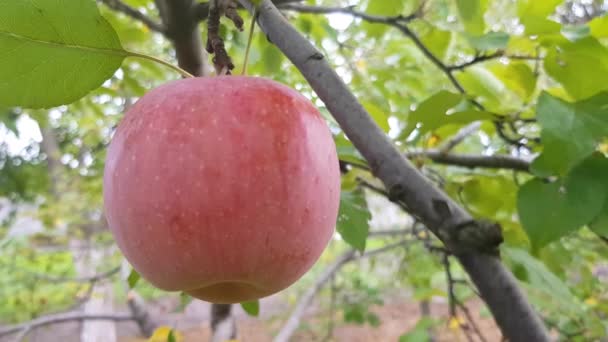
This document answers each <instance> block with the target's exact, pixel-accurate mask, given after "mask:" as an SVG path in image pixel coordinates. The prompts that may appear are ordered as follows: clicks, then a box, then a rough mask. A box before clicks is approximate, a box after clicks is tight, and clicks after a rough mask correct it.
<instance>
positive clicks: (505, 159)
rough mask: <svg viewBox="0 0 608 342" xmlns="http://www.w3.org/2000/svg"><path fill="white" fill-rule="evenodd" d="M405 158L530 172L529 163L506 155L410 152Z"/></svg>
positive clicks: (435, 151)
mask: <svg viewBox="0 0 608 342" xmlns="http://www.w3.org/2000/svg"><path fill="white" fill-rule="evenodd" d="M405 156H406V157H407V158H418V157H423V158H428V159H430V160H432V161H434V162H436V163H440V164H447V165H454V166H462V167H467V168H488V169H506V170H516V171H525V172H529V171H530V161H528V160H525V159H521V158H517V157H511V156H507V155H493V156H484V155H477V154H461V153H459V154H457V153H442V151H440V150H420V149H418V150H411V151H409V152H407V153H406V154H405Z"/></svg>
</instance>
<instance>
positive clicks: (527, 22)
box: [518, 0, 563, 36]
mask: <svg viewBox="0 0 608 342" xmlns="http://www.w3.org/2000/svg"><path fill="white" fill-rule="evenodd" d="M562 2H563V1H562V0H543V1H538V0H519V1H518V3H519V5H518V14H519V19H520V22H521V24H522V25H524V27H525V29H526V34H527V35H530V36H531V35H541V34H551V33H557V32H559V30H560V28H561V25H560V24H559V23H557V22H555V21H552V20H549V19H548V18H549V16H550V15H551V14H553V12H554V11H555V7H556V6H557V5H559V4H561V3H562Z"/></svg>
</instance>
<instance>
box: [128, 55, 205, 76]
mask: <svg viewBox="0 0 608 342" xmlns="http://www.w3.org/2000/svg"><path fill="white" fill-rule="evenodd" d="M127 54H128V55H129V56H131V57H138V58H142V59H147V60H149V61H152V62H156V63H159V64H162V65H164V66H167V67H169V68H171V69H173V70H175V71H177V72H178V73H179V74H180V75H182V76H184V77H186V78H193V77H194V75H192V74H191V73H189V72H187V71H186V70H184V69H182V68H180V67H178V66H177V65H173V64H171V63H169V62H167V61H164V60H162V59H160V58H156V57H154V56H150V55H146V54H143V53H139V52H133V51H127Z"/></svg>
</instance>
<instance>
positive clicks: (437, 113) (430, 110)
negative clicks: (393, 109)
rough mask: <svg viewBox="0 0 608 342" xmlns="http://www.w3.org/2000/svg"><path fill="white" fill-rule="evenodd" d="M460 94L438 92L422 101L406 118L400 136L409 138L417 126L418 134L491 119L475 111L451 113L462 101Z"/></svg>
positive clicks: (485, 114) (483, 113)
mask: <svg viewBox="0 0 608 342" xmlns="http://www.w3.org/2000/svg"><path fill="white" fill-rule="evenodd" d="M463 99H464V97H463V96H462V95H461V94H455V93H451V92H449V91H447V90H440V91H439V92H437V93H435V94H434V95H433V96H431V97H429V98H428V99H426V100H424V101H423V102H422V103H420V104H419V105H418V107H417V108H416V109H415V110H414V111H412V112H411V113H410V114H409V116H408V118H407V125H406V127H405V129H404V131H403V132H402V133H401V134H402V136H405V137H407V136H409V135H410V134H411V132H412V131H413V130H414V129H415V128H416V127H418V126H419V132H420V134H421V135H422V134H425V133H427V132H430V131H433V130H435V129H437V128H439V127H441V126H444V125H449V124H463V125H464V124H468V123H471V122H473V121H477V120H489V119H492V115H491V114H490V113H487V112H482V111H477V110H465V111H458V112H455V113H451V111H450V110H452V109H453V108H454V107H456V106H457V105H458V104H460V103H461V102H462V101H463Z"/></svg>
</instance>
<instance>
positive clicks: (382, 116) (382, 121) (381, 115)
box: [361, 102, 390, 132]
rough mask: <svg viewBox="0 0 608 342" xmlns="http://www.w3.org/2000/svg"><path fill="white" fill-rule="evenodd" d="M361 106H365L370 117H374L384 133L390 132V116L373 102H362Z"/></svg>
mask: <svg viewBox="0 0 608 342" xmlns="http://www.w3.org/2000/svg"><path fill="white" fill-rule="evenodd" d="M361 104H362V105H363V107H365V110H367V112H368V113H369V115H370V116H371V117H372V119H374V121H375V122H376V123H377V124H378V126H380V128H381V129H382V130H383V131H384V132H388V131H389V129H390V127H389V125H388V116H387V115H386V113H385V112H384V111H383V110H382V109H381V108H379V107H378V106H376V105H375V104H373V103H371V102H362V103H361Z"/></svg>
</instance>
